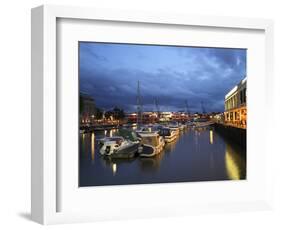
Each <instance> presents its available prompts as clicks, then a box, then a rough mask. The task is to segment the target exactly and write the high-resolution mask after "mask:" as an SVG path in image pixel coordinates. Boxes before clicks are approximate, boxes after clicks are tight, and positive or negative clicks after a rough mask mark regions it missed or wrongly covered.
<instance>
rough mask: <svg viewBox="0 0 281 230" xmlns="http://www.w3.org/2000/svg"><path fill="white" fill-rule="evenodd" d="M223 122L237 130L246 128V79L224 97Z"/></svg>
mask: <svg viewBox="0 0 281 230" xmlns="http://www.w3.org/2000/svg"><path fill="white" fill-rule="evenodd" d="M224 105H225V112H224V119H225V120H224V122H225V124H226V125H230V126H234V127H237V128H243V129H246V128H247V78H244V79H243V80H242V81H241V82H239V84H238V85H236V86H235V87H234V88H233V89H232V90H230V91H229V92H228V93H227V94H226V95H225V101H224Z"/></svg>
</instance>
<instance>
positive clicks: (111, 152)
mask: <svg viewBox="0 0 281 230" xmlns="http://www.w3.org/2000/svg"><path fill="white" fill-rule="evenodd" d="M99 145H100V154H102V155H104V156H110V157H112V158H132V157H134V156H136V155H137V154H138V151H139V139H138V138H137V135H136V133H134V132H132V131H129V130H119V132H118V135H117V136H113V137H105V138H103V139H100V140H99Z"/></svg>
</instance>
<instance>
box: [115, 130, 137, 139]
mask: <svg viewBox="0 0 281 230" xmlns="http://www.w3.org/2000/svg"><path fill="white" fill-rule="evenodd" d="M117 135H118V136H121V137H123V138H125V139H127V140H130V141H138V137H137V134H136V133H135V132H134V131H131V130H128V129H120V130H119V131H118V133H117Z"/></svg>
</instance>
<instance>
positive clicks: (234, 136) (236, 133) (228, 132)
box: [214, 123, 247, 148]
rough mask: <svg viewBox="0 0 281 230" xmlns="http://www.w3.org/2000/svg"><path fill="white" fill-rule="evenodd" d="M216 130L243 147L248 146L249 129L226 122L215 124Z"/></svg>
mask: <svg viewBox="0 0 281 230" xmlns="http://www.w3.org/2000/svg"><path fill="white" fill-rule="evenodd" d="M214 128H215V130H216V131H217V132H218V134H220V135H221V136H222V137H223V138H225V139H226V140H227V141H229V142H233V143H236V144H238V145H240V146H241V147H243V148H246V145H247V130H246V129H241V128H236V127H232V126H227V125H224V124H218V123H216V124H214Z"/></svg>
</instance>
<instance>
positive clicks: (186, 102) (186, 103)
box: [184, 100, 189, 115]
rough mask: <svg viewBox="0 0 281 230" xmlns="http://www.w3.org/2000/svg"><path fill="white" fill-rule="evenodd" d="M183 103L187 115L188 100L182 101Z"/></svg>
mask: <svg viewBox="0 0 281 230" xmlns="http://www.w3.org/2000/svg"><path fill="white" fill-rule="evenodd" d="M184 103H185V109H186V114H187V115H189V105H188V100H185V101H184Z"/></svg>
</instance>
